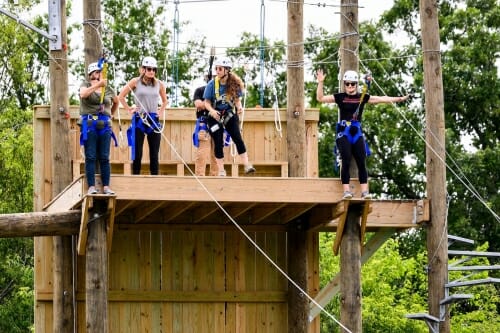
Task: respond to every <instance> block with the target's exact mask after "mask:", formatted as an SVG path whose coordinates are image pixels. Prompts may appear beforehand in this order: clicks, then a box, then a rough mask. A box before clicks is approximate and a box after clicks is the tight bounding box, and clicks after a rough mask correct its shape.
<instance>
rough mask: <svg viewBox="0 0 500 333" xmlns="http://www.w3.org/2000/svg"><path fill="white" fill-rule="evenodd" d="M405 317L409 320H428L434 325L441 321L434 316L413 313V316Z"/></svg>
mask: <svg viewBox="0 0 500 333" xmlns="http://www.w3.org/2000/svg"><path fill="white" fill-rule="evenodd" d="M405 317H406V318H408V319H418V320H428V321H430V322H433V323H438V322H439V319H437V318H436V317H434V316H431V315H430V314H428V313H412V314H407V315H406V316H405Z"/></svg>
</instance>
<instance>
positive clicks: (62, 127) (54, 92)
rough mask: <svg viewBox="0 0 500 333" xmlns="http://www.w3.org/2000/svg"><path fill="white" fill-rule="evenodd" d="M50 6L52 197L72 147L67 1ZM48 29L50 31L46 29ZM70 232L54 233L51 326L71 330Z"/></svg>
mask: <svg viewBox="0 0 500 333" xmlns="http://www.w3.org/2000/svg"><path fill="white" fill-rule="evenodd" d="M54 5H55V6H59V7H58V8H55V7H50V6H49V8H50V9H52V10H54V12H55V13H49V16H50V15H54V16H58V18H59V19H60V30H61V42H62V47H61V48H60V49H57V50H51V51H50V60H49V71H50V139H51V147H52V156H51V158H52V172H51V173H52V174H51V177H52V178H51V181H52V197H55V196H56V195H57V194H59V193H60V192H61V191H62V190H63V189H64V188H65V187H66V186H67V185H69V184H70V183H71V180H72V172H71V151H70V143H69V142H70V139H69V129H70V124H69V118H68V117H67V115H68V114H69V112H68V110H69V102H68V101H69V96H68V60H67V50H66V47H65V45H66V43H67V33H66V1H65V0H59V1H56V3H55V4H54ZM49 33H51V32H50V31H49ZM72 244H73V241H72V236H56V237H53V246H54V247H53V253H52V256H53V279H54V281H53V282H54V296H53V321H54V325H53V330H54V332H70V331H73V328H74V324H75V309H74V307H73V304H74V286H73V275H72V271H73V269H72V267H73V265H72V263H73V251H72V249H73V247H72Z"/></svg>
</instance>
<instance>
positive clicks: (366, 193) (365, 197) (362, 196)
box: [361, 191, 372, 200]
mask: <svg viewBox="0 0 500 333" xmlns="http://www.w3.org/2000/svg"><path fill="white" fill-rule="evenodd" d="M371 198H372V195H371V194H370V192H368V191H364V192H362V193H361V199H366V200H368V199H371Z"/></svg>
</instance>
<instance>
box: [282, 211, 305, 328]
mask: <svg viewBox="0 0 500 333" xmlns="http://www.w3.org/2000/svg"><path fill="white" fill-rule="evenodd" d="M306 230H307V229H306V228H305V226H304V225H303V224H302V222H301V221H299V220H298V221H296V222H294V223H292V226H291V227H290V229H289V231H288V233H287V242H288V244H287V247H288V274H289V276H290V278H291V279H292V280H293V281H294V282H295V283H297V285H299V286H300V287H301V288H302V289H303V290H305V291H307V267H308V266H307V242H308V237H307V231H306ZM304 309H306V310H304ZM308 315H309V300H308V299H307V298H306V297H305V296H304V295H303V294H302V292H301V291H299V290H298V289H297V287H295V286H294V285H292V284H291V283H289V284H288V332H289V333H306V332H307V331H308V323H309V321H308Z"/></svg>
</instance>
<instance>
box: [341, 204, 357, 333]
mask: <svg viewBox="0 0 500 333" xmlns="http://www.w3.org/2000/svg"><path fill="white" fill-rule="evenodd" d="M360 208H361V206H351V207H350V208H349V211H348V213H347V221H346V223H345V226H344V236H343V237H342V242H341V245H340V247H341V249H340V321H341V322H342V324H343V325H344V326H345V327H347V328H348V329H349V330H350V331H351V332H362V325H361V324H362V321H361V247H360V243H361V238H360V237H361V232H360V223H359V221H360V216H361V211H360ZM341 332H346V331H345V330H344V329H341Z"/></svg>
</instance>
